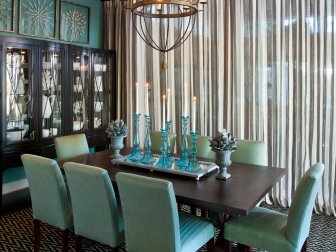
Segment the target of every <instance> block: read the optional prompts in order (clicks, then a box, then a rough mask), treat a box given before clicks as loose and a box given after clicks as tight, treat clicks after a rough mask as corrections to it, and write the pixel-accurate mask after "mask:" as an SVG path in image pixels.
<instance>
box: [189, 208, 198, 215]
mask: <svg viewBox="0 0 336 252" xmlns="http://www.w3.org/2000/svg"><path fill="white" fill-rule="evenodd" d="M190 212H191V214H192V215H195V216H196V212H197V209H196V207H193V206H190Z"/></svg>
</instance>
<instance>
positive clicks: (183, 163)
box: [177, 116, 189, 170]
mask: <svg viewBox="0 0 336 252" xmlns="http://www.w3.org/2000/svg"><path fill="white" fill-rule="evenodd" d="M188 122H189V116H182V153H181V157H180V159H179V161H178V162H177V166H178V167H179V168H180V169H181V170H184V169H185V168H186V167H187V166H188V165H189V157H188Z"/></svg>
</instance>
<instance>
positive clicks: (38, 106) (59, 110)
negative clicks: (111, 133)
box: [0, 36, 116, 193]
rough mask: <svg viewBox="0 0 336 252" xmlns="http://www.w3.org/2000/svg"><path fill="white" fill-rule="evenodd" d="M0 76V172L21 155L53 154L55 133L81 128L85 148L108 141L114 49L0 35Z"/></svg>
mask: <svg viewBox="0 0 336 252" xmlns="http://www.w3.org/2000/svg"><path fill="white" fill-rule="evenodd" d="M0 74H1V75H0V76H1V78H0V87H1V89H0V97H1V103H0V104H1V110H0V115H1V116H0V120H1V124H0V132H1V135H0V143H1V146H0V147H1V150H0V161H1V170H2V171H3V170H5V169H7V168H11V167H16V166H21V165H22V164H21V158H20V155H21V154H22V153H33V154H37V155H42V156H46V157H50V158H55V157H56V153H55V148H54V137H57V136H61V135H68V134H76V133H79V132H83V133H85V134H86V136H87V139H88V142H89V145H90V147H97V148H104V147H106V146H107V145H108V144H109V139H108V138H107V135H106V132H105V129H106V127H107V124H108V122H109V121H110V120H111V119H112V118H114V117H115V100H116V99H115V53H114V51H107V50H100V49H92V48H85V47H79V46H73V45H67V44H62V43H56V42H48V41H41V40H34V39H26V38H19V37H9V36H0ZM1 179H2V172H1ZM0 193H1V191H0Z"/></svg>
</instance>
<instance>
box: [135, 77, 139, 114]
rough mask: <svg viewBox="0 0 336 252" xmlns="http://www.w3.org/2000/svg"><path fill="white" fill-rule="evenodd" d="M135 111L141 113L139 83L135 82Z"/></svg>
mask: <svg viewBox="0 0 336 252" xmlns="http://www.w3.org/2000/svg"><path fill="white" fill-rule="evenodd" d="M135 113H136V114H139V83H135Z"/></svg>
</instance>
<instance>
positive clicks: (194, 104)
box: [192, 96, 196, 132]
mask: <svg viewBox="0 0 336 252" xmlns="http://www.w3.org/2000/svg"><path fill="white" fill-rule="evenodd" d="M192 101H193V102H192V131H193V132H196V96H194V97H193V100H192Z"/></svg>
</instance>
